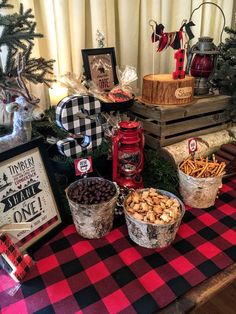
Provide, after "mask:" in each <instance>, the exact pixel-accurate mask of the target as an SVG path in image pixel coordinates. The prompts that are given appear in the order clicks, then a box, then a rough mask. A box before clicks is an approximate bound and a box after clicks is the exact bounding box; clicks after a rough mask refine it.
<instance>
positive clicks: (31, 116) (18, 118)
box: [0, 96, 44, 153]
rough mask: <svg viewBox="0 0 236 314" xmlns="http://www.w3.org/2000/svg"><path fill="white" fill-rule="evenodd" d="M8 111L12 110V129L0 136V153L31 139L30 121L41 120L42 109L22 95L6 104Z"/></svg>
mask: <svg viewBox="0 0 236 314" xmlns="http://www.w3.org/2000/svg"><path fill="white" fill-rule="evenodd" d="M6 110H7V111H8V112H14V117H13V131H12V133H11V134H7V135H5V136H2V137H0V153H1V152H4V151H6V150H8V149H10V148H13V147H15V146H18V145H21V144H23V143H26V142H28V141H30V140H31V133H32V126H31V121H33V120H41V119H42V118H43V117H44V113H43V111H42V110H41V109H40V108H39V106H38V105H37V104H34V103H30V102H28V101H27V100H26V99H25V98H24V97H23V96H19V97H17V98H16V100H15V102H12V103H9V104H7V105H6Z"/></svg>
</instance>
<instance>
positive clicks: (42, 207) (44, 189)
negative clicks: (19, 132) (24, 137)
mask: <svg viewBox="0 0 236 314" xmlns="http://www.w3.org/2000/svg"><path fill="white" fill-rule="evenodd" d="M64 212H65V211H64V209H63V202H62V200H61V195H60V194H59V191H58V189H57V184H56V181H55V177H54V174H53V170H52V169H51V162H50V159H49V158H48V155H47V149H46V146H45V144H44V142H43V139H42V138H36V139H34V140H32V141H30V142H28V143H25V144H23V145H20V146H17V147H15V148H12V149H10V150H7V151H5V152H2V153H1V154H0V226H1V225H4V224H7V223H12V222H14V223H15V222H25V221H27V222H31V223H32V230H31V231H25V232H22V231H21V232H18V231H14V232H13V233H12V236H13V241H14V242H15V243H16V244H17V245H18V247H19V248H20V249H21V250H25V249H26V250H27V251H29V252H31V253H32V252H34V251H35V250H36V249H37V248H38V247H40V246H41V245H42V244H44V243H45V242H46V241H48V239H49V238H50V237H52V236H53V235H55V234H56V233H57V232H58V231H59V230H60V229H61V228H62V226H63V225H64V224H63V221H65V220H64V219H63V213H64Z"/></svg>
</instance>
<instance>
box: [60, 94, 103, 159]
mask: <svg viewBox="0 0 236 314" xmlns="http://www.w3.org/2000/svg"><path fill="white" fill-rule="evenodd" d="M100 112H101V103H100V101H99V100H98V99H96V98H95V97H93V96H78V95H74V96H70V97H66V98H64V99H63V100H61V101H60V102H59V104H58V105H57V108H56V123H57V125H58V126H59V127H61V128H62V129H64V130H65V131H68V132H69V133H73V134H75V135H79V134H82V135H84V136H85V137H84V138H83V139H82V140H81V138H80V139H78V140H77V139H74V138H66V139H63V140H60V141H58V142H57V147H58V149H59V151H60V153H61V154H63V155H66V156H67V157H77V156H79V155H80V154H81V152H88V151H89V150H91V149H94V148H97V147H98V146H100V145H101V143H102V139H103V130H102V126H101V124H100V122H99V120H98V114H99V113H100ZM86 142H87V143H86Z"/></svg>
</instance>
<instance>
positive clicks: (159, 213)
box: [124, 188, 185, 248]
mask: <svg viewBox="0 0 236 314" xmlns="http://www.w3.org/2000/svg"><path fill="white" fill-rule="evenodd" d="M124 209H125V210H124V212H125V219H126V223H127V226H128V233H129V236H130V238H131V239H132V240H133V241H134V242H135V243H137V244H139V245H140V246H143V247H146V248H164V247H166V246H168V245H169V244H171V243H172V242H173V241H174V239H175V236H176V233H177V231H178V229H179V225H180V223H181V220H182V217H183V215H184V213H185V208H184V205H183V203H182V202H181V201H180V200H179V199H178V198H177V197H176V196H175V195H174V194H172V193H170V192H167V191H163V190H156V189H153V188H150V189H141V190H136V191H134V192H131V193H130V194H129V195H128V196H127V197H126V198H125V202H124Z"/></svg>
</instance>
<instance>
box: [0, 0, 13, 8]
mask: <svg viewBox="0 0 236 314" xmlns="http://www.w3.org/2000/svg"><path fill="white" fill-rule="evenodd" d="M7 2H8V0H1V1H0V9H6V8H13V7H14V6H13V5H12V4H8V3H7Z"/></svg>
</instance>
